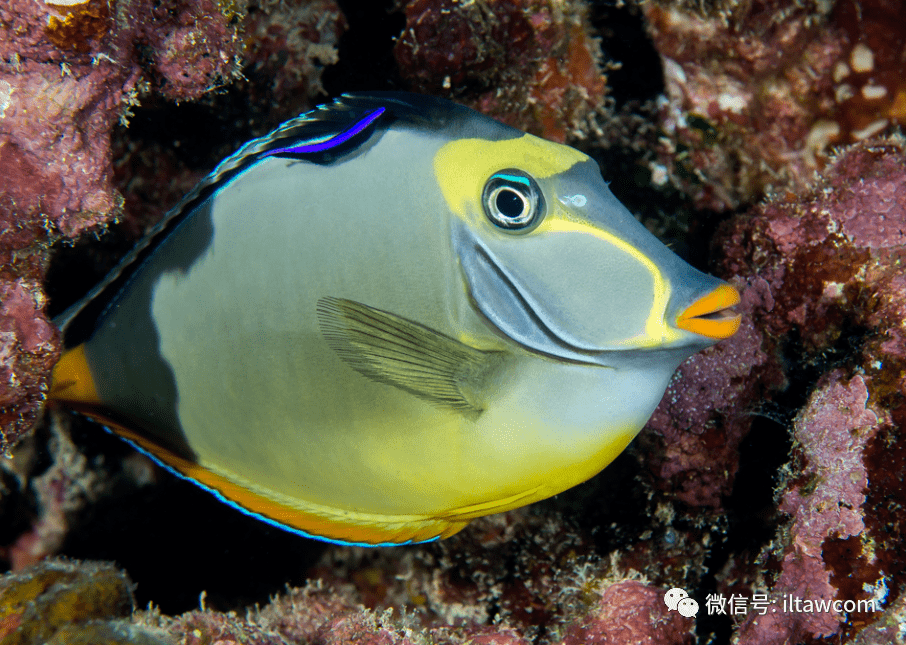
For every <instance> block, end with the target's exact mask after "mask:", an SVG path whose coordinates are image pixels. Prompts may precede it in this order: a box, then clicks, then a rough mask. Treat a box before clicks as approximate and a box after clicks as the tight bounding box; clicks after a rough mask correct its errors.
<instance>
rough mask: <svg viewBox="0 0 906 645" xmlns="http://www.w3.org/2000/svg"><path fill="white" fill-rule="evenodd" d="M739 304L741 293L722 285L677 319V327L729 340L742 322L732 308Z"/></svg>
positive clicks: (688, 308) (693, 304) (696, 302)
mask: <svg viewBox="0 0 906 645" xmlns="http://www.w3.org/2000/svg"><path fill="white" fill-rule="evenodd" d="M737 304H739V292H738V291H737V290H736V289H734V288H733V287H731V286H730V285H728V284H722V285H720V286H719V287H717V289H715V290H714V291H712V292H711V293H709V294H707V295H705V296H702V297H701V298H699V299H698V300H696V301H695V302H693V303H692V304H691V305H689V307H687V308H686V310H685V311H684V312H682V313H681V314H680V315H679V317H678V318H677V319H676V326H677V327H679V328H680V329H685V330H686V331H691V332H692V333H694V334H700V335H702V336H706V337H708V338H714V339H716V340H721V339H723V338H729V337H730V336H732V335H733V334H735V333H736V330H737V329H739V323H740V321H741V320H742V316H740V315H739V314H738V313H736V312H735V311H733V310H732V309H731V308H730V307H732V306H733V305H737Z"/></svg>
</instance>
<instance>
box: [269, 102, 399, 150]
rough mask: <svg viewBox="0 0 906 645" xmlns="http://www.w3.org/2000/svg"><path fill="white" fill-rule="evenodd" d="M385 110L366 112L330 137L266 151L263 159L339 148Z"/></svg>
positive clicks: (381, 108)
mask: <svg viewBox="0 0 906 645" xmlns="http://www.w3.org/2000/svg"><path fill="white" fill-rule="evenodd" d="M386 110H387V108H383V107H380V108H377V109H375V110H372V111H370V112H368V113H367V114H366V115H365V116H364V117H363V118H362V120H361V121H359V122H358V123H355V124H353V125H352V126H351V127H350V128H348V129H347V130H345V131H343V132H341V133H339V134H336V135H334V136H332V137H327V138H325V137H320V138H318V139H314V140H310V141H302V142H300V143H297V144H296V145H293V146H288V147H286V148H277V149H275V150H268V151H267V152H265V153H264V155H262V156H265V157H270V156H272V155H305V154H312V153H315V152H324V151H325V150H330V149H332V148H336V147H337V146H340V145H342V144H344V143H346V142H347V141H349V140H350V139H352V138H353V137H354V136H356V135H357V134H360V133H362V132H363V131H364V130H365V129H367V128H368V126H370V125H371V124H372V123H374V122H375V121H377V120H378V118H380V116H381V115H382V114H383V113H384V112H385V111H386Z"/></svg>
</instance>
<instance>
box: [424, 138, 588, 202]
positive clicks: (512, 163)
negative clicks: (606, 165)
mask: <svg viewBox="0 0 906 645" xmlns="http://www.w3.org/2000/svg"><path fill="white" fill-rule="evenodd" d="M588 159H589V157H588V155H586V154H584V153H581V152H579V151H578V150H576V149H574V148H570V147H569V146H563V145H560V144H557V143H551V142H550V141H545V140H544V139H539V138H538V137H533V136H532V135H530V134H526V135H523V136H521V137H519V138H518V139H506V140H504V141H488V140H486V139H457V140H455V141H451V142H450V143H448V144H446V145H444V146H443V147H442V148H441V149H440V150H438V151H437V154H436V155H434V174H435V175H436V176H437V183H438V185H440V188H441V191H443V194H444V198H446V200H447V203H448V204H449V205H450V210H451V211H452V212H454V213H456V214H457V215H459V216H460V217H462V218H463V219H466V220H468V217H469V214H470V213H469V209H468V208H467V204H470V203H471V204H480V203H481V191H482V190H483V189H484V183H485V182H486V181H487V179H488V177H490V176H491V175H493V174H494V173H495V172H497V171H498V170H503V169H504V168H518V169H519V170H523V171H525V172H527V173H529V174H530V175H532V176H533V177H535V179H544V178H545V177H550V176H552V175H557V174H559V173H562V172H566V171H567V170H569V169H570V168H572V167H573V166H574V165H576V164H577V163H579V162H582V161H587V160H588ZM479 212H481V211H480V209H479ZM472 214H473V215H477V214H478V213H472Z"/></svg>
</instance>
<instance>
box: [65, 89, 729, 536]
mask: <svg viewBox="0 0 906 645" xmlns="http://www.w3.org/2000/svg"><path fill="white" fill-rule="evenodd" d="M738 301H739V295H738V293H737V291H736V290H735V289H734V288H733V287H732V286H730V285H729V284H727V283H725V282H723V281H721V280H719V279H717V278H714V277H711V276H708V275H705V274H703V273H701V272H699V271H698V270H696V269H694V268H693V267H691V266H690V265H688V264H687V263H686V262H684V261H683V260H681V259H680V258H679V257H678V256H676V255H675V254H674V253H673V252H671V251H670V250H669V249H668V248H667V247H666V246H664V244H662V243H661V242H660V241H659V240H658V239H657V238H656V237H655V236H654V235H652V234H651V233H649V232H648V231H647V230H646V229H645V228H644V227H643V226H642V225H641V224H640V223H639V222H638V221H637V220H636V219H635V218H634V217H633V216H632V214H631V213H629V212H628V211H627V209H626V208H625V207H624V206H623V205H622V204H621V203H620V202H619V201H618V200H617V199H616V197H615V196H614V195H613V194H612V193H611V191H610V190H609V188H608V185H607V183H606V182H605V181H604V179H603V178H602V177H601V173H600V170H599V168H598V166H597V164H596V163H595V162H594V161H593V160H592V159H590V158H589V157H588V156H586V155H585V154H583V153H582V152H579V151H577V150H575V149H573V148H571V147H567V146H564V145H560V144H557V143H551V142H548V141H545V140H543V139H540V138H537V137H535V136H532V135H529V134H526V133H524V132H521V131H519V130H516V129H513V128H511V127H508V126H506V125H503V124H501V123H499V122H497V121H495V120H493V119H491V118H489V117H486V116H483V115H481V114H479V113H477V112H474V111H472V110H470V109H468V108H465V107H462V106H460V105H457V104H454V103H451V102H448V101H445V100H441V99H438V98H432V97H427V96H420V95H414V94H404V93H373V94H354V95H345V96H343V97H341V98H339V99H337V100H336V101H334V102H333V103H331V104H329V105H324V106H321V107H319V108H317V109H315V110H313V111H311V112H308V113H306V114H303V115H301V116H299V117H297V118H295V119H293V120H290V121H288V122H286V123H285V124H283V125H281V126H280V127H278V128H277V129H276V130H275V131H274V132H272V133H271V134H269V135H267V136H265V137H262V138H259V139H255V140H253V141H251V142H249V143H247V144H246V145H245V146H243V147H242V148H241V149H239V150H238V152H236V153H235V154H233V155H232V156H230V157H228V158H227V159H226V160H224V161H223V162H222V163H220V165H219V166H218V167H217V168H216V169H215V170H214V171H213V172H212V173H211V174H210V175H209V176H208V177H207V178H205V179H204V180H202V181H201V182H200V183H199V184H198V186H196V187H195V188H194V189H193V190H192V192H191V193H189V194H188V195H187V196H186V197H185V198H184V199H183V200H182V201H181V202H180V203H179V204H178V205H177V206H176V207H175V208H174V209H173V210H172V211H170V213H169V214H168V215H167V217H166V218H165V219H164V220H163V221H162V222H161V223H160V225H158V226H157V227H156V228H155V229H154V230H152V231H151V232H150V233H149V235H148V236H147V237H146V238H145V239H144V240H143V241H142V242H141V243H139V244H138V245H137V247H136V248H135V249H134V250H133V251H132V252H131V253H130V254H129V255H128V256H127V257H126V258H124V260H123V261H122V262H121V264H120V265H119V266H118V267H117V268H116V270H114V271H113V272H112V273H111V274H110V276H108V278H107V279H105V280H104V281H103V282H102V283H101V284H100V285H98V286H97V287H96V288H95V289H94V290H93V291H92V292H91V293H90V294H89V295H88V296H87V297H86V298H85V299H84V300H83V302H81V303H80V304H78V305H76V306H74V307H73V308H71V309H70V310H69V311H67V312H64V314H63V315H62V316H61V317H60V318H59V319H58V323H59V325H60V327H61V330H62V332H63V337H64V342H65V347H66V351H65V352H64V355H63V357H62V359H61V360H60V361H59V363H58V365H57V367H56V368H55V370H54V373H53V381H52V387H51V391H50V393H49V397H50V398H51V399H53V400H56V401H58V402H59V403H60V404H62V405H65V406H68V407H69V408H71V409H73V410H75V411H78V412H81V413H83V414H85V415H87V416H89V417H92V418H94V419H96V420H98V421H99V422H100V423H102V424H103V425H104V426H105V427H107V428H108V429H110V430H111V431H112V432H115V433H116V434H119V435H121V436H122V437H124V438H125V439H127V440H128V441H130V442H131V443H132V444H134V445H135V446H136V447H138V448H139V449H140V450H142V451H144V452H145V453H147V454H148V455H150V456H151V457H153V458H154V459H155V460H157V461H158V462H160V463H161V464H163V465H164V466H166V467H167V468H169V469H170V470H172V471H174V472H176V473H177V474H179V475H181V476H183V477H185V478H187V479H190V480H191V481H193V482H195V483H197V484H198V485H200V486H202V487H203V488H205V489H207V490H209V491H211V492H213V493H214V494H215V495H217V496H218V497H219V498H220V499H222V500H223V501H225V502H227V503H229V504H231V505H233V506H235V507H236V508H238V509H240V510H242V511H244V512H246V513H249V514H251V515H254V516H256V517H258V518H260V519H263V520H265V521H267V522H270V523H272V524H275V525H278V526H280V527H283V528H286V529H289V530H291V531H295V532H297V533H300V534H302V535H305V536H309V537H314V538H319V539H322V540H327V541H334V542H340V543H351V544H361V545H390V544H407V543H416V542H424V541H430V540H434V539H438V538H445V537H447V536H450V535H453V534H454V533H456V532H457V531H459V530H461V529H462V528H463V527H464V526H465V525H466V524H467V523H468V522H469V521H470V520H472V519H473V518H477V517H480V516H484V515H489V514H492V513H499V512H501V511H505V510H508V509H512V508H516V507H520V506H523V505H526V504H531V503H532V502H535V501H537V500H541V499H544V498H547V497H550V496H552V495H555V494H557V493H559V492H561V491H564V490H566V489H568V488H570V487H572V486H575V485H576V484H579V483H580V482H583V481H586V480H587V479H589V478H590V477H592V476H594V475H595V474H596V473H598V472H599V471H601V470H602V469H603V468H604V467H605V466H607V465H608V464H609V463H610V462H611V461H612V460H613V459H614V458H615V457H616V456H617V455H618V454H620V452H621V451H622V450H623V449H624V448H625V447H626V446H627V444H628V443H629V442H630V441H631V440H632V439H633V437H634V436H635V435H636V434H637V433H638V432H639V430H640V429H641V428H642V426H643V425H644V424H645V423H646V421H647V420H648V418H649V416H650V415H651V413H652V412H653V410H654V408H655V407H656V406H657V404H658V402H659V400H660V399H661V397H662V396H663V393H664V390H665V388H666V386H667V383H668V381H669V380H670V378H671V375H672V374H673V372H674V371H675V369H676V368H677V367H678V366H679V364H680V363H681V362H682V361H683V360H685V359H686V358H688V357H689V356H690V355H692V354H693V353H695V352H697V351H699V350H701V349H703V348H705V347H707V346H708V345H711V344H713V343H715V342H717V341H718V340H720V339H724V338H728V337H729V336H731V335H733V334H734V333H735V332H736V330H737V328H738V327H739V324H740V317H739V315H737V314H736V312H735V311H734V310H733V309H732V307H733V305H735V304H736V303H737V302H738Z"/></svg>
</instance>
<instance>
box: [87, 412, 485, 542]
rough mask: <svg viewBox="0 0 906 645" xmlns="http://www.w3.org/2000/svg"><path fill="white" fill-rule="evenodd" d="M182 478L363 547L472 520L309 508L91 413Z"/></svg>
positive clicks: (318, 534)
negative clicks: (216, 469)
mask: <svg viewBox="0 0 906 645" xmlns="http://www.w3.org/2000/svg"><path fill="white" fill-rule="evenodd" d="M85 413H86V414H87V415H88V416H91V417H92V418H94V419H95V420H97V421H98V422H100V423H103V424H104V425H105V426H106V427H107V428H108V429H109V430H110V431H112V432H114V433H116V434H117V435H119V436H121V437H122V438H124V439H126V440H127V441H129V442H130V443H131V444H133V445H134V446H135V447H137V448H138V449H139V450H141V451H142V452H144V453H145V454H147V455H149V456H150V457H152V458H154V459H155V460H156V461H157V462H158V463H160V464H162V465H163V466H164V467H165V468H167V469H168V470H170V471H171V472H174V473H175V474H177V475H179V476H180V477H182V478H184V479H187V480H189V481H191V482H192V483H194V484H197V485H199V486H200V487H201V488H204V489H205V490H207V491H209V492H211V493H213V494H214V495H215V496H216V497H217V498H218V499H220V500H221V501H222V502H225V503H227V504H228V505H230V506H233V507H234V508H236V509H238V510H240V511H242V512H243V513H245V514H247V515H251V516H253V517H255V518H257V519H259V520H262V521H264V522H267V523H269V524H273V525H274V526H278V527H280V528H282V529H285V530H288V531H291V532H293V533H297V534H300V535H303V536H305V537H309V538H314V539H317V540H324V541H327V542H336V543H340V544H353V545H358V546H393V545H401V544H414V543H418V542H429V541H432V540H437V539H443V538H446V537H449V536H451V535H453V534H455V533H458V532H459V531H461V530H462V529H463V528H465V526H466V525H467V524H468V520H462V519H460V518H452V519H448V518H443V517H431V516H425V515H398V516H384V515H374V514H369V513H357V512H351V511H344V510H342V509H333V508H326V507H321V506H317V505H314V504H309V503H307V502H305V500H301V499H294V498H290V497H287V496H282V495H277V494H273V493H270V492H269V491H266V490H262V489H260V488H258V487H256V486H255V485H254V484H251V483H249V482H246V481H244V480H242V479H241V478H239V477H231V476H225V475H224V474H221V473H217V472H214V471H213V470H211V469H210V468H206V467H205V466H204V465H202V464H198V463H195V462H194V461H192V460H191V459H186V458H185V457H183V456H181V455H178V454H176V453H174V452H173V451H171V450H168V449H167V448H165V447H163V446H160V445H158V444H157V443H155V442H154V441H152V440H150V439H148V438H147V437H144V436H142V435H141V434H139V433H137V432H135V431H133V430H131V429H129V428H127V427H125V426H123V425H121V424H119V423H116V422H115V421H113V420H112V419H110V418H109V417H106V416H105V415H104V414H103V413H99V412H97V411H86V412H85Z"/></svg>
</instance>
